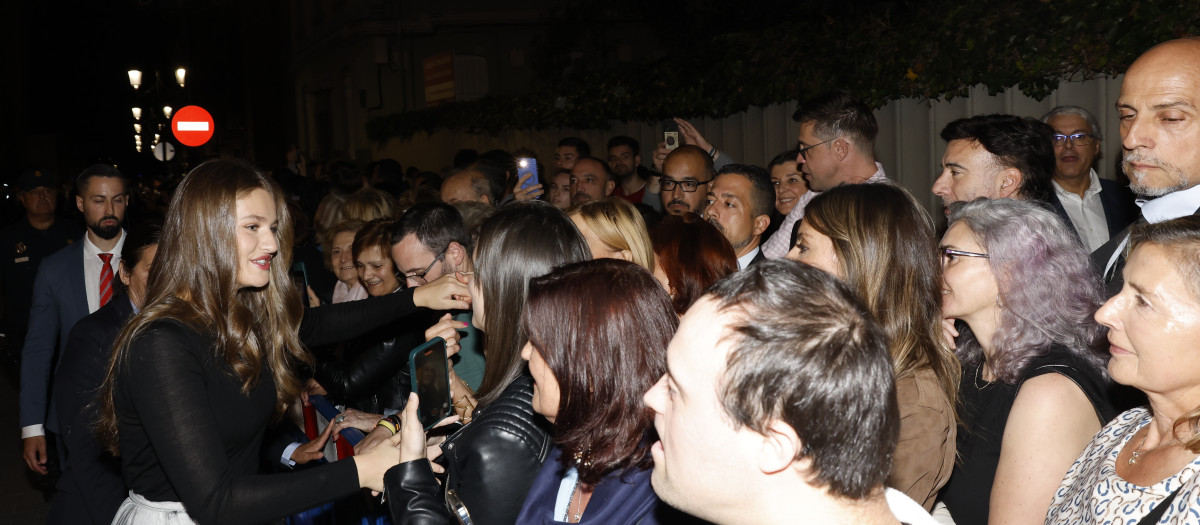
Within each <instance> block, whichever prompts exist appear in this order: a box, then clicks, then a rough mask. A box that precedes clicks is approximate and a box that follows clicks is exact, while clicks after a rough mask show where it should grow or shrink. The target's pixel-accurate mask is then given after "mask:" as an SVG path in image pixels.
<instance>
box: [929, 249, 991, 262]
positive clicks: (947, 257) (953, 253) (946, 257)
mask: <svg viewBox="0 0 1200 525" xmlns="http://www.w3.org/2000/svg"><path fill="white" fill-rule="evenodd" d="M938 251H939V252H941V253H942V264H946V263H948V262H950V261H953V260H954V258H955V257H979V258H981V259H990V258H991V257H989V256H988V254H986V253H978V252H967V251H963V250H955V249H954V248H949V247H946V246H942V247H941V248H938Z"/></svg>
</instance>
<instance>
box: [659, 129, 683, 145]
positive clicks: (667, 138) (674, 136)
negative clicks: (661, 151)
mask: <svg viewBox="0 0 1200 525" xmlns="http://www.w3.org/2000/svg"><path fill="white" fill-rule="evenodd" d="M663 142H666V143H667V149H675V148H678V147H679V132H678V131H664V132H663Z"/></svg>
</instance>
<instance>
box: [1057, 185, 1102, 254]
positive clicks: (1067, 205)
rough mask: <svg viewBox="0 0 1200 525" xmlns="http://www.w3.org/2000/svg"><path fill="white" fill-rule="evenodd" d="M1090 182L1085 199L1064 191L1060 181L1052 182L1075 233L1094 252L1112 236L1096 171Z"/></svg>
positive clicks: (1084, 192)
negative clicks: (1101, 199)
mask: <svg viewBox="0 0 1200 525" xmlns="http://www.w3.org/2000/svg"><path fill="white" fill-rule="evenodd" d="M1088 180H1089V182H1088V188H1087V189H1086V190H1084V191H1083V197H1080V196H1079V194H1078V193H1075V192H1073V191H1067V190H1064V189H1063V187H1062V186H1060V185H1059V184H1058V181H1051V182H1053V183H1054V193H1055V194H1056V195H1058V202H1060V203H1062V207H1063V209H1064V210H1066V211H1067V217H1069V218H1070V219H1071V225H1072V226H1074V227H1075V232H1076V233H1078V234H1079V238H1080V239H1081V240H1082V241H1083V245H1084V246H1085V247H1087V250H1088V251H1089V252H1092V251H1096V248H1099V247H1100V246H1102V245H1103V244H1104V243H1106V242H1108V239H1109V235H1110V234H1109V231H1108V221H1107V220H1106V219H1105V218H1104V204H1103V203H1101V202H1100V176H1099V175H1096V170H1091V173H1090V174H1089V179H1088ZM1113 233H1116V232H1113Z"/></svg>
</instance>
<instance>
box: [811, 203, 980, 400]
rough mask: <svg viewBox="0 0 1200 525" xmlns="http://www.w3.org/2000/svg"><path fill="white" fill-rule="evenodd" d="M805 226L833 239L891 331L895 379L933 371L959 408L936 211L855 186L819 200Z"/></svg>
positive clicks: (851, 280)
mask: <svg viewBox="0 0 1200 525" xmlns="http://www.w3.org/2000/svg"><path fill="white" fill-rule="evenodd" d="M804 221H805V222H807V223H808V224H809V225H810V226H812V228H813V229H814V230H817V231H818V232H820V233H821V234H822V235H825V236H827V237H829V238H830V240H831V241H833V251H834V253H836V254H837V259H838V262H839V263H840V264H841V265H842V269H843V270H844V273H845V276H846V277H845V279H844V281H845V282H846V284H848V285H850V287H851V288H853V289H854V290H855V291H856V292H858V295H859V297H861V298H862V299H863V301H864V302H865V303H867V307H868V308H870V310H871V313H872V314H873V315H874V316H875V318H876V320H877V321H879V324H880V325H881V326H883V329H884V331H885V332H887V334H888V339H889V340H890V341H891V351H892V361H893V364H894V366H895V371H896V378H903V377H905V376H908V375H910V374H913V373H915V372H916V371H917V370H919V369H920V368H923V367H930V368H931V369H933V372H934V375H936V376H937V378H938V384H939V386H941V389H942V392H944V393H945V394H946V399H948V400H950V406H957V405H956V402H957V399H958V379H959V376H960V375H961V374H962V370H961V368H960V367H959V364H958V359H957V358H955V356H954V350H953V349H951V348H950V345H948V344H947V343H946V341H945V339H943V337H942V284H941V283H942V263H941V259H940V256H939V255H938V244H937V243H938V238H937V236H936V235H935V234H934V231H933V219H932V218H930V217H929V214H928V213H926V212H925V210H924V209H923V208H922V207H921V206H920V204H918V203H917V200H916V199H915V198H913V196H912V194H911V193H909V192H908V191H907V190H905V189H904V188H901V187H899V186H893V185H891V184H851V185H844V186H838V187H836V188H833V189H830V190H829V191H827V192H824V193H822V194H821V195H818V196H817V197H816V198H814V199H813V200H812V201H811V202H809V203H808V206H807V207H805V208H804Z"/></svg>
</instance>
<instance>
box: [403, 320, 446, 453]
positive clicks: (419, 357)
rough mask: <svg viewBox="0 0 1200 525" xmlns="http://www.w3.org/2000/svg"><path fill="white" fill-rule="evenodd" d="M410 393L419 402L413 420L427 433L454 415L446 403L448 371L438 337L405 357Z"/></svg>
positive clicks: (444, 343)
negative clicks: (409, 374) (410, 384)
mask: <svg viewBox="0 0 1200 525" xmlns="http://www.w3.org/2000/svg"><path fill="white" fill-rule="evenodd" d="M408 366H409V372H411V374H412V389H413V392H416V393H417V397H418V398H419V399H420V405H419V406H418V408H417V416H418V418H419V419H420V420H421V426H423V427H425V429H426V430H428V429H429V428H430V427H432V426H433V425H434V424H436V423H437V422H438V421H441V420H443V419H445V418H447V417H449V416H452V415H454V410H453V408H452V407H451V401H450V375H449V374H450V371H449V369H448V368H447V366H448V365H447V362H446V341H445V340H444V339H442V338H440V337H435V338H433V339H432V340H430V341H428V342H426V343H425V344H422V345H421V346H418V347H416V348H414V349H413V350H412V352H409V354H408Z"/></svg>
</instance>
